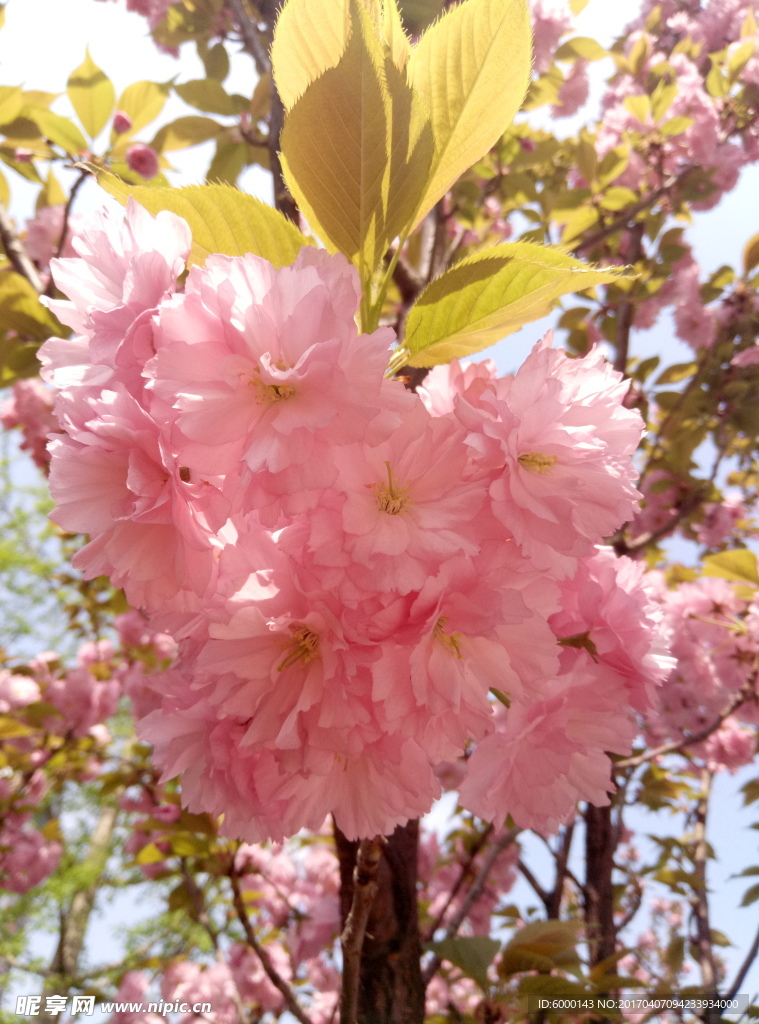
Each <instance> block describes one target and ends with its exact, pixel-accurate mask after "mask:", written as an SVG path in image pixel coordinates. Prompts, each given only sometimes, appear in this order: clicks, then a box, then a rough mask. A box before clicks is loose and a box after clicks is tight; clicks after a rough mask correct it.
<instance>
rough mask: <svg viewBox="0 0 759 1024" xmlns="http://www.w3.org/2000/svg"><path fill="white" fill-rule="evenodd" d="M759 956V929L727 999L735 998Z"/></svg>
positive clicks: (726, 996)
mask: <svg viewBox="0 0 759 1024" xmlns="http://www.w3.org/2000/svg"><path fill="white" fill-rule="evenodd" d="M757 956H759V931H757V933H756V935H755V936H754V941H753V942H752V943H751V948H750V949H749V951H748V953H746V959H745V960H744V961H743V963H742V964H741V966H740V970H739V971H738V973H737V974H736V976H735V981H734V982H733V983H732V985H731V986H730V991H729V992H727V993H726V995H725V999H735V997H736V995H737V994H738V993H739V992H740V989H741V985H742V984H743V982H744V981H745V980H746V975H747V974H748V972H749V971H750V970H751V965H752V964H753V962H754V960H756V958H757Z"/></svg>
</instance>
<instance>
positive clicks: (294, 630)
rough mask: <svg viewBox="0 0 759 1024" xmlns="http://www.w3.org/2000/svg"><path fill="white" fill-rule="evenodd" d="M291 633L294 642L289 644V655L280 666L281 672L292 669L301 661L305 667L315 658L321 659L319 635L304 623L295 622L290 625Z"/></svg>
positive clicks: (291, 641)
mask: <svg viewBox="0 0 759 1024" xmlns="http://www.w3.org/2000/svg"><path fill="white" fill-rule="evenodd" d="M290 632H291V634H292V640H290V641H289V642H288V644H287V647H288V651H289V653H288V654H286V655H285V657H284V659H283V660H282V662H281V664H280V665H279V671H280V672H282V671H283V670H284V669H286V668H291V667H292V666H293V665H295V664H297V662H299V661H301V662H303V664H304V665H305V664H308V662H309V661H313V660H314V659H315V658H319V657H321V655H320V653H319V634H318V633H314V631H313V630H312V629H311V628H310V627H309V626H307V625H306V624H305V623H304V622H293V623H292V624H291V625H290Z"/></svg>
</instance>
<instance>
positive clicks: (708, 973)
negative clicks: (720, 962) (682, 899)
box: [691, 768, 722, 1024]
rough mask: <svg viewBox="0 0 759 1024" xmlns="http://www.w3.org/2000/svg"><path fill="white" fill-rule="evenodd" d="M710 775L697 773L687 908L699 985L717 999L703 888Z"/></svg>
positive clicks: (713, 1017)
mask: <svg viewBox="0 0 759 1024" xmlns="http://www.w3.org/2000/svg"><path fill="white" fill-rule="evenodd" d="M711 783H712V773H711V772H710V771H709V769H708V768H704V769H703V770H702V772H701V792H700V793H699V798H698V803H697V805H696V823H695V829H694V833H695V835H694V847H693V867H694V872H695V876H696V880H695V885H694V886H693V897H692V898H691V906H692V907H693V914H694V916H695V918H696V949H697V951H698V963H699V967H700V968H701V982H702V984H703V988H704V992H705V994H706V995H707V996H710V997H712V998H713V997H714V996H716V995H717V965H716V963H715V960H714V949H713V947H712V932H711V926H710V924H709V894H708V890H707V887H706V858H707V856H708V849H709V848H708V844H707V841H706V815H707V812H708V809H709V794H710V792H711ZM721 1016H722V1014H721V1013H719V1012H717V1013H716V1014H715V1013H714V1012H713V1011H709V1010H707V1011H706V1013H704V1015H703V1016H702V1018H701V1019H702V1020H703V1021H705V1022H707V1024H711V1022H715V1024H716V1021H717V1020H719V1019H720V1018H721Z"/></svg>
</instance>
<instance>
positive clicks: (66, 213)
mask: <svg viewBox="0 0 759 1024" xmlns="http://www.w3.org/2000/svg"><path fill="white" fill-rule="evenodd" d="M91 176H92V171H90V170H89V169H87V170H83V171H82V172H81V173H80V174H79V177H78V178H77V179H76V181H75V182H74V184H73V185H72V187H71V192H70V194H69V197H68V199H67V200H66V205H65V207H64V209H63V227H62V228H61V237H60V239H59V240H58V246H57V248H56V251H55V255H56V256H57V257H58V259H60V257H61V255H62V254H63V250H64V248H65V246H66V239H67V238H68V234H69V221H70V220H71V211H72V209H73V207H74V202H75V200H76V197H77V193H78V192H79V189H80V188H81V187H82V185H83V184H84V183H85V181H86V180H87V179H88V178H89V177H91ZM45 295H47V296H48V297H49V298H52V297H53V295H55V282H54V281H53V276H52V274H51V275H50V280H49V281H48V283H47V288H46V289H45Z"/></svg>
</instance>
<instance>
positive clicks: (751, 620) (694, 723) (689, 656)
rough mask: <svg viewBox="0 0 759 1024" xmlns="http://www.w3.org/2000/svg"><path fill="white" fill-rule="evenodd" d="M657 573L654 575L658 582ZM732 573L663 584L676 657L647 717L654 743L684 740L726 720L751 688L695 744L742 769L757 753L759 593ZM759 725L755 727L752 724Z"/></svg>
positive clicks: (718, 762)
mask: <svg viewBox="0 0 759 1024" xmlns="http://www.w3.org/2000/svg"><path fill="white" fill-rule="evenodd" d="M654 582H655V579H654V578H653V577H652V586H653V585H654ZM747 598H748V595H746V594H744V593H741V592H740V590H739V589H738V590H736V588H735V587H734V586H733V585H732V584H731V583H730V582H729V581H728V580H726V579H720V578H716V577H702V578H700V579H697V580H694V581H693V582H690V583H682V584H680V586H678V587H677V589H675V590H667V589H666V588H665V587H664V586H663V584H662V585H661V589H660V600H661V601H662V604H663V608H664V614H665V620H664V624H665V628H666V630H668V631H669V632H670V635H671V650H672V655H673V656H674V658H675V659H676V664H675V666H674V668H673V670H672V673H671V675H670V677H669V679H668V680H667V684H666V686H664V687H662V688H661V690H660V691H659V692H658V695H657V699H656V701H655V706H654V709H653V711H652V712H651V713H649V714H648V715H647V717H646V728H647V731H648V733H649V736H650V740H651V743H652V744H653V745H654V746H658V745H659V744H661V743H664V742H669V741H670V740H675V741H679V740H682V739H684V738H686V737H687V736H689V735H693V734H694V733H698V732H700V731H701V730H704V729H708V728H709V727H710V726H712V725H713V724H714V723H716V722H718V721H719V719H720V718H721V716H722V715H723V714H724V711H725V709H726V708H727V707H728V706H729V704H730V702H731V700H732V699H733V698H734V696H735V695H736V694H737V693H738V691H740V690H741V689H742V688H743V687H746V686H748V687H749V689H750V692H749V693H747V694H746V697H745V700H744V701H743V702H742V703H741V704H740V705H739V706H738V707H737V708H736V710H735V712H734V713H733V714H730V715H729V716H728V717H726V718H725V720H724V721H723V722H722V724H721V725H720V726H719V728H718V729H716V730H715V731H714V732H712V733H711V735H709V736H708V737H707V738H706V739H704V740H703V741H701V742H699V743H696V744H694V745H693V746H692V747H690V748H689V749H692V750H693V751H694V752H695V753H696V754H697V755H698V756H700V757H703V758H704V759H705V760H706V761H707V762H708V764H709V766H710V768H711V770H712V771H717V770H719V769H724V768H727V769H729V770H730V771H735V770H736V769H737V768H739V767H741V766H742V765H745V764H749V763H751V761H752V760H753V758H754V755H755V753H756V729H755V726H756V724H757V722H759V704H758V703H757V688H756V678H757V668H758V667H759V600H757V598H756V597H754V598H753V599H751V600H749V599H747ZM749 726H753V727H754V728H749Z"/></svg>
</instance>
